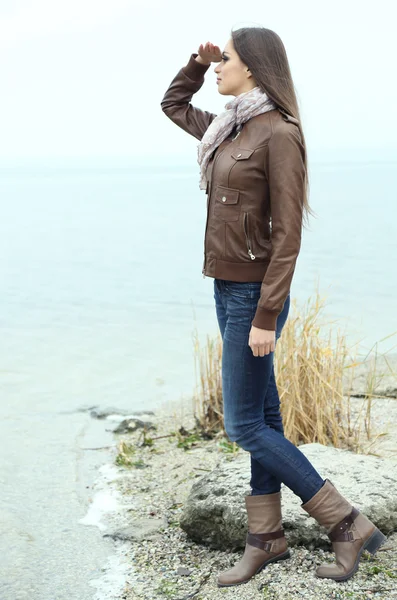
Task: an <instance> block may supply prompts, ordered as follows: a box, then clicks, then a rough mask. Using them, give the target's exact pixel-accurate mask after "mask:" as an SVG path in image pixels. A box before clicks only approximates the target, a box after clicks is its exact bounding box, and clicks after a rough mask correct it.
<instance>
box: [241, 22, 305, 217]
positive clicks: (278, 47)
mask: <svg viewBox="0 0 397 600" xmlns="http://www.w3.org/2000/svg"><path fill="white" fill-rule="evenodd" d="M231 37H232V41H233V45H234V48H235V50H236V52H237V54H238V55H239V57H240V59H241V61H242V62H243V63H244V64H245V65H247V67H248V68H249V70H250V71H251V73H252V75H253V77H254V79H255V81H256V83H257V85H258V86H259V87H260V88H261V89H262V90H263V91H264V92H266V94H267V95H268V96H269V98H271V99H272V100H273V102H274V103H275V104H276V106H277V108H279V109H280V110H281V111H282V112H285V113H287V114H289V115H291V117H295V119H297V120H298V122H299V125H298V126H299V131H300V134H301V137H302V143H303V146H304V149H305V152H304V165H305V171H306V177H305V188H304V198H303V221H304V222H305V221H306V222H308V220H309V214H311V215H315V213H314V211H313V210H312V209H311V207H310V205H309V201H308V196H309V176H308V163H307V150H306V141H305V136H304V134H303V130H302V124H301V118H300V113H299V107H298V101H297V98H296V93H295V87H294V82H293V80H292V76H291V70H290V67H289V63H288V58H287V52H286V50H285V47H284V44H283V42H282V41H281V38H280V37H279V36H278V35H277V33H276V32H275V31H272V30H271V29H266V27H241V28H240V29H236V30H234V31H232V32H231Z"/></svg>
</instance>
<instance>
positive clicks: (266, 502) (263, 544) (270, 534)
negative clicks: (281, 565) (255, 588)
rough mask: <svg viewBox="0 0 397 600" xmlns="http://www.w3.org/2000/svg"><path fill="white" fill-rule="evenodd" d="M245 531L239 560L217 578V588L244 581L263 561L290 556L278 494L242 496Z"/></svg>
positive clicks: (247, 579)
mask: <svg viewBox="0 0 397 600" xmlns="http://www.w3.org/2000/svg"><path fill="white" fill-rule="evenodd" d="M245 506H246V509H247V516H248V533H247V540H246V545H245V550H244V554H243V556H242V558H241V560H240V561H239V562H238V563H237V564H236V565H234V567H232V568H231V569H229V570H228V571H224V572H223V573H221V574H220V575H219V577H218V581H217V583H218V587H226V586H231V585H239V584H241V583H246V582H247V581H249V580H250V579H251V577H253V576H254V575H256V574H257V573H259V571H261V570H262V569H263V567H265V566H266V565H267V564H269V563H272V562H276V561H278V560H284V559H285V558H289V557H290V553H289V550H288V549H287V541H286V539H285V537H284V530H283V529H282V521H281V494H280V492H278V493H275V494H263V495H262V494H261V495H255V496H245Z"/></svg>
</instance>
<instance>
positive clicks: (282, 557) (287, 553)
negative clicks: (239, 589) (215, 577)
mask: <svg viewBox="0 0 397 600" xmlns="http://www.w3.org/2000/svg"><path fill="white" fill-rule="evenodd" d="M290 557H291V553H290V551H289V550H286V551H285V552H283V553H282V554H278V555H277V556H273V558H269V559H268V560H266V561H265V562H264V563H263V565H261V566H260V567H258V569H257V570H256V571H255V573H254V574H253V575H251V577H249V578H248V579H244V581H236V583H218V587H231V586H232V585H241V584H242V583H248V581H250V580H251V579H252V578H253V577H255V575H257V574H258V573H259V572H260V571H262V569H264V568H265V567H266V565H269V564H270V563H273V562H277V561H279V560H286V559H287V558H290Z"/></svg>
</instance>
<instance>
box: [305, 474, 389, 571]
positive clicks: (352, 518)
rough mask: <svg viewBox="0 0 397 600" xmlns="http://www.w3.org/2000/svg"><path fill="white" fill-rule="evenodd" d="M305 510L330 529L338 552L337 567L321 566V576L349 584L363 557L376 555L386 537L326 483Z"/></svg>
mask: <svg viewBox="0 0 397 600" xmlns="http://www.w3.org/2000/svg"><path fill="white" fill-rule="evenodd" d="M302 508H303V509H304V510H305V511H306V512H308V513H309V515H310V516H312V517H314V518H315V519H316V521H318V522H319V523H320V525H323V526H324V527H325V528H326V529H327V533H328V537H329V538H330V540H331V542H332V548H333V550H334V552H335V558H336V564H328V565H327V564H325V565H321V566H320V567H318V569H317V571H316V575H317V577H325V578H328V579H334V580H335V581H346V580H347V579H350V577H352V576H353V575H354V573H355V572H356V571H357V569H358V564H359V562H360V558H361V554H362V553H363V552H364V550H368V552H370V553H371V554H375V552H376V551H377V550H378V548H379V546H381V545H382V544H383V543H384V542H385V541H386V539H387V538H386V537H385V536H384V535H383V533H382V532H381V531H379V529H378V528H377V527H375V525H374V524H373V523H371V521H370V520H369V519H367V517H366V516H364V515H363V514H362V513H360V512H359V511H358V510H357V508H354V507H353V506H352V505H351V504H350V503H349V502H348V501H347V500H345V498H343V496H342V495H341V494H340V493H339V492H338V490H337V489H336V488H335V487H334V485H333V484H332V483H331V482H330V481H329V479H326V480H325V484H324V485H323V487H322V488H321V489H320V490H319V491H318V492H317V494H315V495H314V496H313V498H311V499H310V500H309V502H306V504H302Z"/></svg>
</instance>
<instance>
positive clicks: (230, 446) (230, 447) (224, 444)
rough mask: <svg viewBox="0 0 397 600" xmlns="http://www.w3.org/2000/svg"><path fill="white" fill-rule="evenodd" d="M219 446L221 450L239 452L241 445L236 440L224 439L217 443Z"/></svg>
mask: <svg viewBox="0 0 397 600" xmlns="http://www.w3.org/2000/svg"><path fill="white" fill-rule="evenodd" d="M217 446H218V448H219V449H220V451H221V452H224V453H226V454H237V452H238V449H239V446H237V444H236V442H230V441H229V440H226V439H223V440H220V441H219V442H218V443H217Z"/></svg>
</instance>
